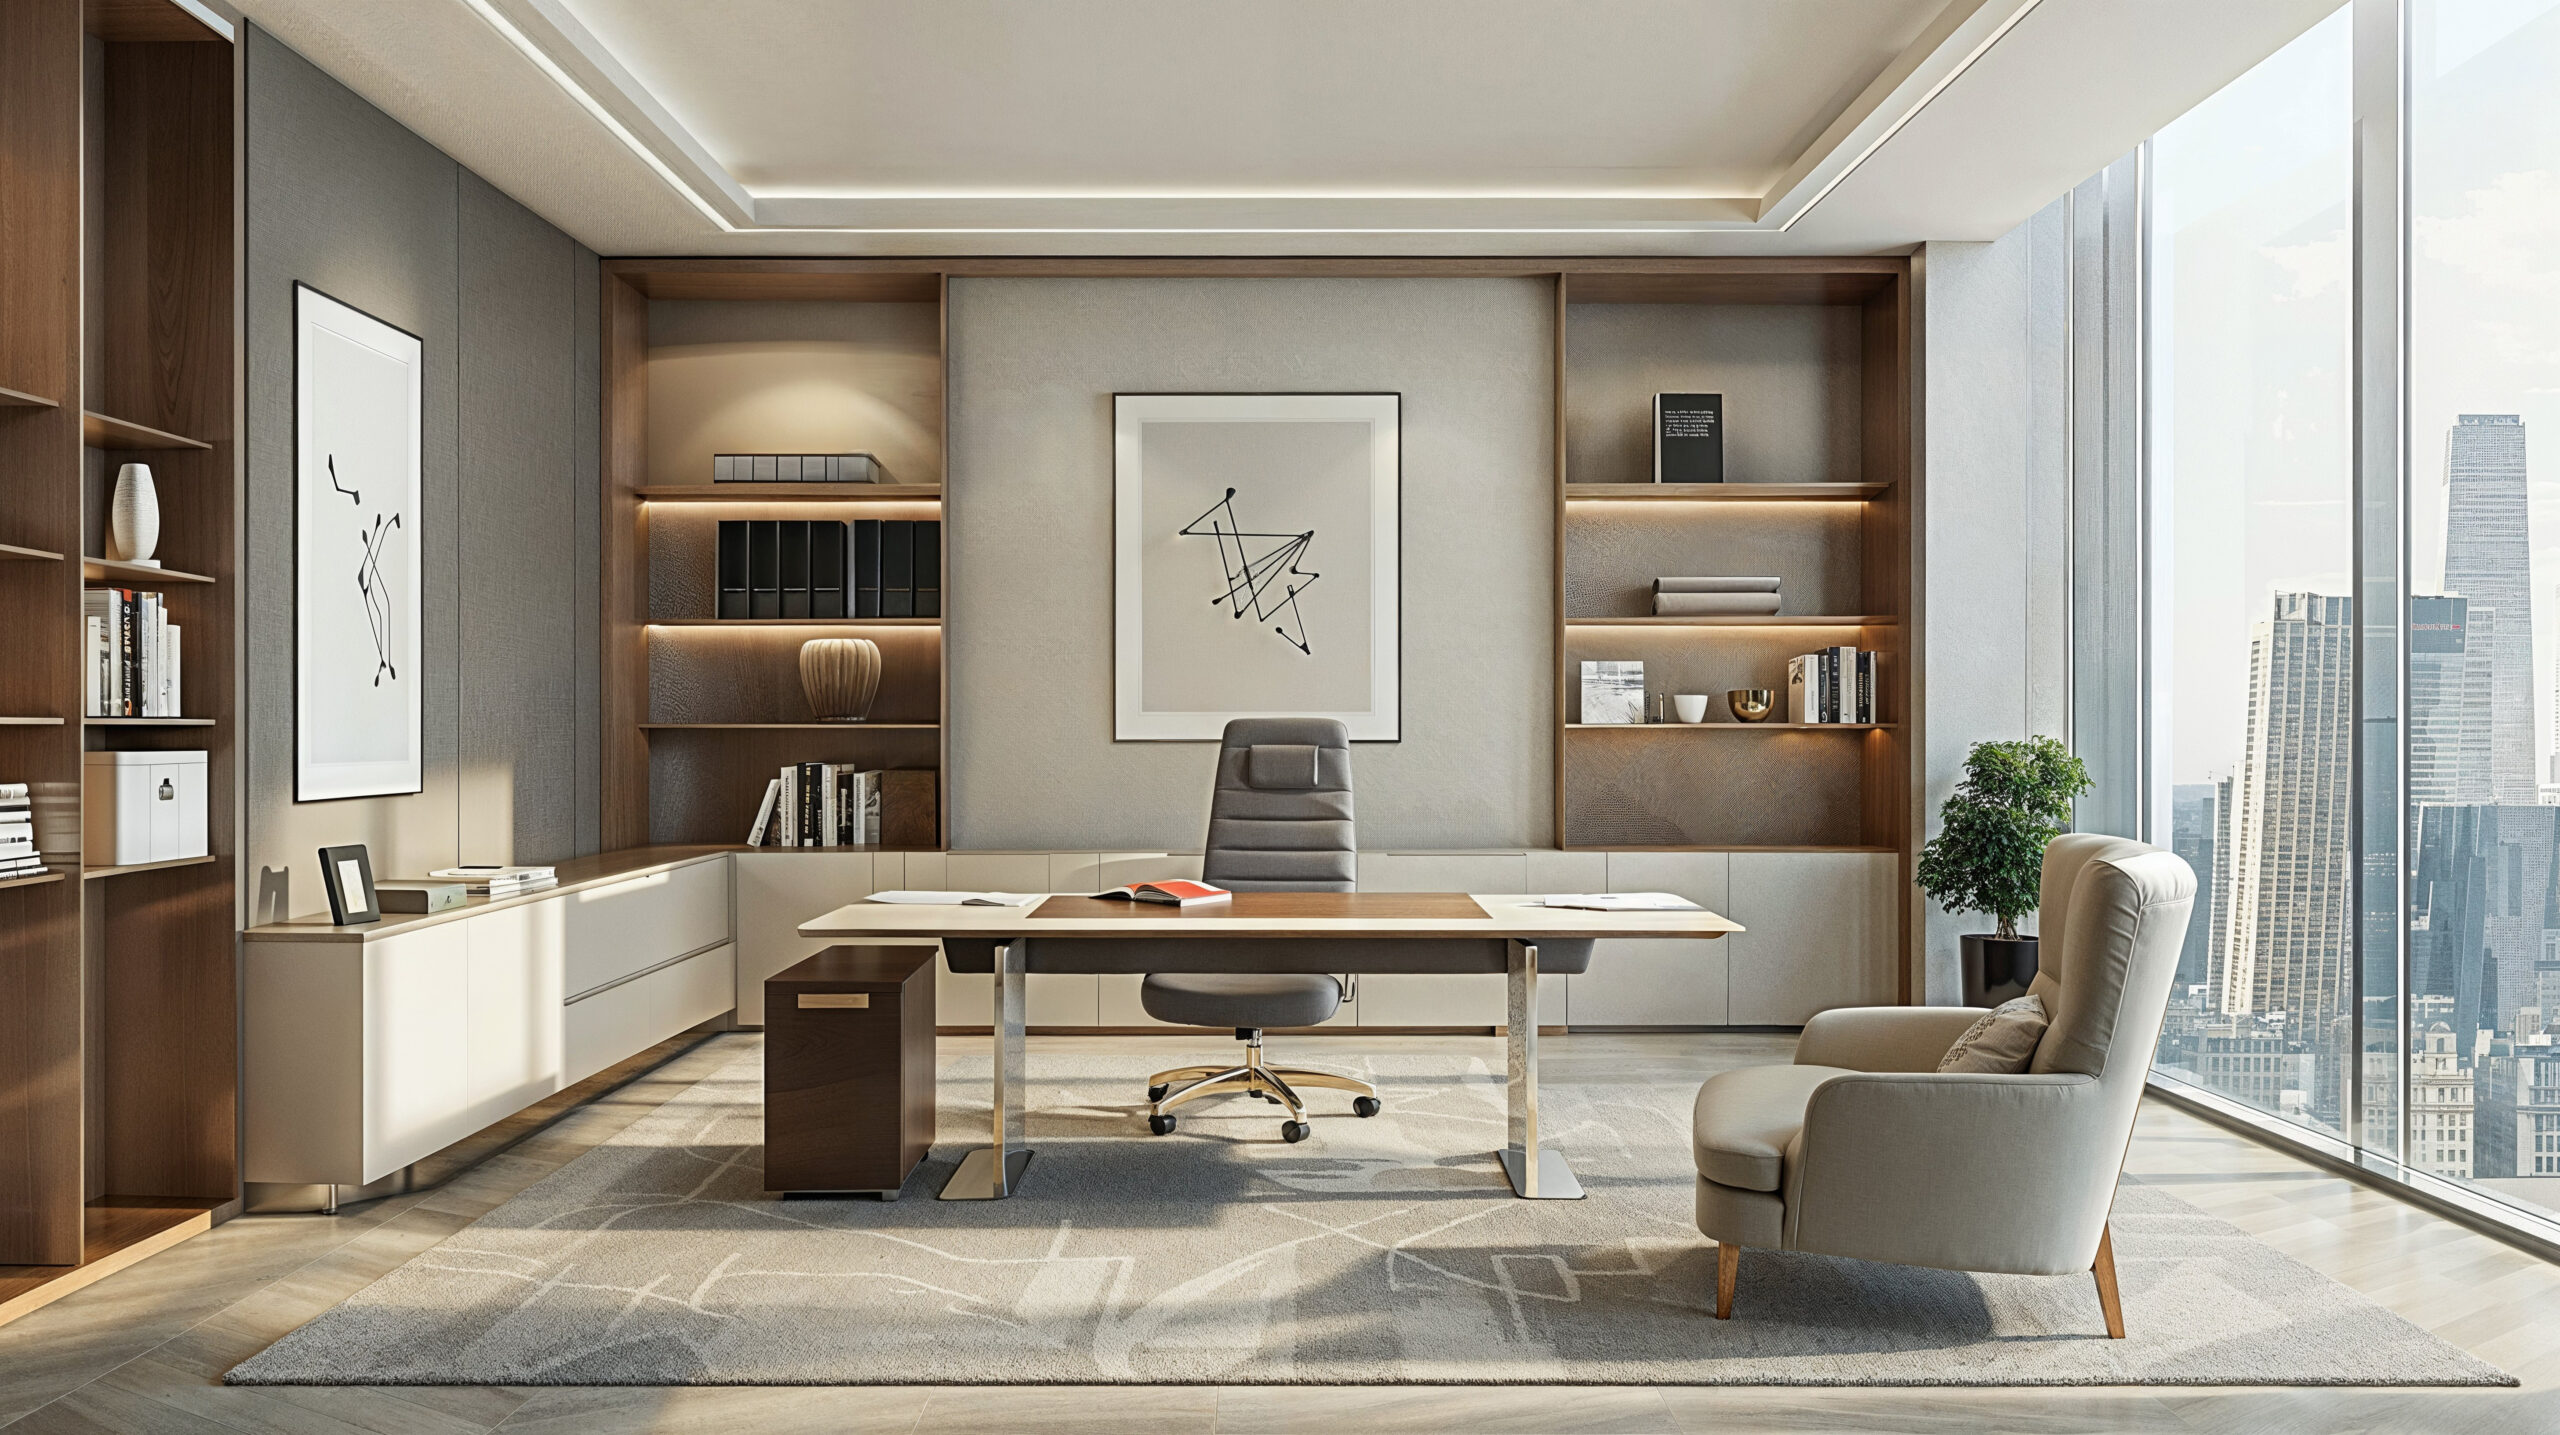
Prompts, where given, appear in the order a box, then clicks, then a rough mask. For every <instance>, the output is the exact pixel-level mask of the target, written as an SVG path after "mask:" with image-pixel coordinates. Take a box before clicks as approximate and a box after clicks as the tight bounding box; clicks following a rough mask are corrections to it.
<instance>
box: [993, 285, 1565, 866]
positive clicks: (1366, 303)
mask: <svg viewBox="0 0 2560 1435" xmlns="http://www.w3.org/2000/svg"><path fill="white" fill-rule="evenodd" d="M1554 295H1555V291H1554V288H1553V287H1552V285H1551V284H1549V283H1545V282H1542V281H1538V280H1532V279H958V280H954V281H953V282H952V285H951V312H950V328H951V379H950V395H951V444H952V451H951V484H952V489H951V500H950V514H949V517H950V524H951V529H950V534H949V540H950V545H951V572H950V573H949V574H947V575H945V587H944V591H945V594H946V595H947V596H946V598H945V608H944V613H945V616H946V617H947V618H948V620H949V621H950V623H951V631H952V633H953V634H954V638H953V641H952V643H951V649H950V658H949V661H950V663H951V715H952V723H953V727H952V733H951V774H950V783H951V807H952V811H951V814H950V826H949V834H950V839H951V842H952V845H953V846H955V847H974V848H1032V849H1046V848H1074V847H1093V848H1096V849H1102V850H1109V849H1120V848H1128V849H1140V850H1143V849H1148V848H1164V849H1170V850H1175V851H1180V850H1186V849H1190V850H1196V849H1197V848H1198V847H1199V845H1200V843H1201V840H1202V837H1203V834H1204V833H1205V832H1206V831H1207V825H1208V810H1209V789H1210V779H1211V775H1212V773H1213V771H1214V770H1215V766H1216V762H1215V755H1216V751H1217V748H1216V745H1215V744H1214V743H1209V742H1200V743H1168V742H1114V741H1113V740H1112V736H1111V732H1112V717H1111V642H1112V639H1111V625H1112V617H1111V592H1112V572H1111V501H1112V500H1111V485H1112V474H1111V469H1112V460H1111V444H1112V440H1111V422H1112V420H1111V396H1112V394H1113V393H1115V392H1145V391H1158V392H1163V391H1173V392H1180V391H1257V390H1259V391H1286V390H1301V391H1306V390H1314V391H1326V390H1330V391H1350V392H1359V391H1366V392H1400V393H1402V394H1403V395H1404V565H1405V567H1404V740H1403V741H1402V742H1400V743H1366V742H1364V743H1357V744H1354V746H1353V750H1352V762H1353V765H1354V767H1355V768H1356V770H1357V771H1358V773H1359V787H1360V837H1361V842H1362V845H1363V846H1369V847H1398V846H1418V847H1476V846H1494V847H1518V846H1523V845H1544V844H1545V843H1547V842H1548V841H1550V840H1552V836H1553V831H1554V819H1553V815H1552V812H1553V805H1554V804H1553V781H1552V776H1551V774H1552V772H1553V764H1552V760H1551V757H1550V755H1549V754H1550V746H1551V743H1552V741H1553V739H1552V738H1551V737H1550V735H1549V731H1548V725H1549V723H1551V722H1552V721H1553V720H1554V688H1555V676H1554V671H1553V668H1552V667H1551V666H1550V665H1551V663H1552V662H1553V652H1554V636H1553V631H1552V624H1553V623H1554V621H1555V597H1554V591H1553V587H1552V582H1553V580H1552V577H1551V575H1552V573H1553V565H1554V561H1555V560H1554V542H1555V538H1554V532H1555V517H1554V490H1553V483H1554V472H1555V440H1554V427H1553V425H1554V405H1555V390H1554V382H1555V380H1554V352H1555V349H1554V332H1555V330H1554V324H1555V319H1554V309H1555V299H1554Z"/></svg>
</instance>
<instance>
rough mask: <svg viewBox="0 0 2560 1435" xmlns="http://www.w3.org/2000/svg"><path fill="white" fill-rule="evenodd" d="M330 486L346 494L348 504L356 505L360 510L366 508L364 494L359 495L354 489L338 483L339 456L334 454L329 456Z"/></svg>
mask: <svg viewBox="0 0 2560 1435" xmlns="http://www.w3.org/2000/svg"><path fill="white" fill-rule="evenodd" d="M329 486H330V487H331V488H334V489H336V490H338V491H339V492H340V493H343V494H345V495H346V496H347V502H349V503H352V504H354V505H355V506H356V507H358V508H362V507H364V495H363V494H361V493H358V492H356V491H355V490H354V489H352V488H349V487H347V486H346V485H345V484H343V483H340V482H338V456H337V455H336V454H334V453H333V454H331V455H329Z"/></svg>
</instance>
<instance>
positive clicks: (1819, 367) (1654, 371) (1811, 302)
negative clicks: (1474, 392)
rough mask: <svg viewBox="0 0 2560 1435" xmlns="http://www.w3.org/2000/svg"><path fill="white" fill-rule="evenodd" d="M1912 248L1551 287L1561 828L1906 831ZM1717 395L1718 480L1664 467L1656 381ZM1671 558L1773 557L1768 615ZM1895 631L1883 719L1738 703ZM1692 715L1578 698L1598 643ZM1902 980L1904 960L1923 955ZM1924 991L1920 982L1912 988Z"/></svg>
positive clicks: (1571, 279) (1625, 842) (1842, 837)
mask: <svg viewBox="0 0 2560 1435" xmlns="http://www.w3.org/2000/svg"><path fill="white" fill-rule="evenodd" d="M1909 305H1910V298H1909V268H1908V264H1907V262H1906V261H1904V260H1901V259H1840V260H1829V259H1807V260H1696V261H1688V262H1686V263H1682V262H1677V261H1671V262H1663V263H1660V264H1657V265H1648V264H1646V263H1645V262H1643V261H1626V262H1624V263H1620V264H1614V265H1608V266H1606V267H1602V268H1600V269H1598V270H1597V271H1596V272H1584V271H1569V272H1567V273H1565V274H1564V275H1563V276H1562V277H1561V278H1560V280H1559V282H1558V285H1557V291H1556V306H1557V307H1556V331H1557V354H1556V478H1557V483H1556V611H1557V614H1558V622H1559V626H1558V630H1557V634H1556V657H1557V668H1556V711H1557V730H1556V801H1555V810H1556V842H1557V845H1558V846H1561V847H1566V848H1583V849H1587V848H1607V849H1610V850H1613V851H1680V852H1716V851H1727V852H1899V853H1901V854H1903V858H1904V867H1905V873H1904V875H1905V877H1906V878H1907V877H1908V875H1909V873H1908V866H1909V861H1910V833H1909V821H1908V817H1907V805H1908V802H1909V794H1910V791H1911V786H1912V781H1913V767H1912V763H1913V755H1912V749H1911V744H1910V743H1909V741H1908V740H1907V738H1906V735H1905V733H1904V730H1903V718H1904V714H1905V712H1906V710H1907V707H1908V702H1907V691H1908V684H1909V681H1910V663H1909V661H1908V652H1907V649H1906V646H1905V644H1904V642H1903V616H1904V615H1905V614H1907V613H1908V612H1909V611H1910V591H1909V579H1908V574H1909V572H1910V568H1911V565H1910V562H1909V551H1910V542H1911V535H1910V529H1909V519H1908V514H1909V507H1908V493H1909V490H1910V486H1911V481H1912V479H1911V474H1910V471H1909V465H1910V461H1911V459H1910V448H1911V445H1910V387H1911V385H1910V367H1909V365H1910V362H1911V357H1910V336H1909V327H1910V326H1909ZM1657 392H1705V393H1720V394H1722V395H1724V410H1723V412H1724V418H1723V422H1724V443H1725V459H1724V462H1725V481H1724V482H1722V483H1712V484H1661V483H1655V482H1653V481H1652V480H1653V472H1652V422H1653V414H1652V398H1653V395H1654V394H1655V393H1657ZM1668 575H1736V576H1738V575H1775V576H1777V577H1778V578H1779V579H1780V580H1781V584H1780V598H1781V601H1780V607H1779V611H1778V613H1777V614H1776V615H1774V616H1760V615H1754V616H1747V617H1744V616H1717V617H1656V616H1654V615H1653V613H1652V611H1651V585H1652V580H1653V579H1655V578H1657V577H1662V576H1668ZM1834 645H1854V646H1856V647H1858V648H1861V649H1869V650H1873V651H1876V652H1879V653H1881V654H1883V655H1884V658H1883V669H1882V674H1881V680H1880V687H1881V691H1879V692H1878V693H1877V695H1876V718H1877V721H1875V722H1872V723H1840V724H1819V725H1806V724H1795V723H1789V722H1786V721H1784V720H1783V718H1784V712H1783V710H1782V711H1781V712H1780V714H1779V715H1778V718H1777V719H1773V720H1771V721H1769V722H1766V723H1744V722H1741V721H1738V720H1737V719H1736V718H1735V717H1734V715H1733V714H1732V712H1731V711H1730V709H1729V708H1728V706H1727V704H1726V702H1725V698H1724V694H1725V693H1726V692H1727V691H1729V690H1731V689H1735V688H1767V689H1773V690H1776V691H1778V692H1779V693H1780V695H1781V697H1780V701H1781V702H1783V701H1784V690H1785V688H1786V674H1787V660H1788V659H1789V658H1790V657H1793V656H1795V655H1797V654H1801V653H1806V652H1810V651H1812V650H1814V649H1816V648H1820V647H1827V646H1834ZM1630 659H1632V660H1636V661H1641V662H1642V663H1644V665H1645V679H1646V688H1647V690H1648V692H1650V693H1703V694H1706V695H1708V697H1709V699H1710V701H1709V705H1708V721H1707V722H1704V723H1699V724H1686V723H1677V722H1671V723H1644V724H1633V725H1629V724H1607V723H1584V722H1582V721H1580V706H1581V683H1580V668H1581V664H1582V663H1583V662H1584V661H1585V660H1594V661H1602V660H1630ZM1904 965H1905V981H1906V983H1907V981H1908V963H1907V962H1906V963H1905V964H1904ZM1906 997H1907V993H1906Z"/></svg>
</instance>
